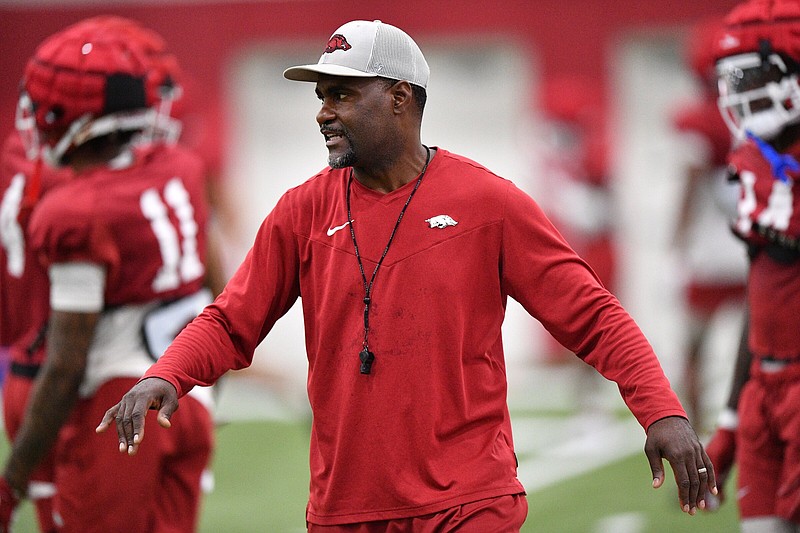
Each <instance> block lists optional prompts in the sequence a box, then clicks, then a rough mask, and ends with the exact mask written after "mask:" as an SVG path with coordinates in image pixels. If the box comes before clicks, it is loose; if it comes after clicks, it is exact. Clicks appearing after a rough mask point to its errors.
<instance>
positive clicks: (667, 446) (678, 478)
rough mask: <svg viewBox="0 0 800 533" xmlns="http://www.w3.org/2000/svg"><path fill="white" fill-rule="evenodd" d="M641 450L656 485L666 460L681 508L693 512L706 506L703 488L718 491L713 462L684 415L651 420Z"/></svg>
mask: <svg viewBox="0 0 800 533" xmlns="http://www.w3.org/2000/svg"><path fill="white" fill-rule="evenodd" d="M644 452H645V454H646V455H647V460H648V461H649V462H650V470H651V471H652V472H653V487H654V488H656V489H657V488H659V487H660V486H661V485H663V484H664V462H663V461H662V459H666V460H667V461H669V464H670V466H672V472H673V474H674V475H675V483H676V484H677V485H678V498H679V499H680V505H681V509H682V510H683V512H685V513H689V514H690V515H694V514H695V513H697V509H698V508H699V509H703V508H705V506H706V502H705V494H706V490H708V491H709V492H711V494H717V481H716V477H715V475H714V466H713V465H712V463H711V460H710V459H709V458H708V455H706V452H705V451H704V450H703V445H702V444H700V440H699V439H698V438H697V434H696V433H695V432H694V429H692V426H691V425H690V424H689V421H688V420H686V419H685V418H682V417H678V416H670V417H667V418H662V419H661V420H658V421H656V422H653V424H651V425H650V427H649V428H648V430H647V441H646V442H645V445H644Z"/></svg>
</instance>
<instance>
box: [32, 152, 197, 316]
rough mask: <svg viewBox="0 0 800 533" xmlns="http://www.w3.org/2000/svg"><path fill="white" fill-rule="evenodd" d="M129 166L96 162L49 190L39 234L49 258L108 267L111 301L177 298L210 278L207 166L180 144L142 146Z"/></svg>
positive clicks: (35, 221) (36, 239)
mask: <svg viewBox="0 0 800 533" xmlns="http://www.w3.org/2000/svg"><path fill="white" fill-rule="evenodd" d="M133 158H134V160H133V161H132V162H131V164H130V165H128V166H123V167H122V168H118V169H111V168H109V167H106V166H102V167H96V168H95V169H93V170H90V171H88V172H87V173H86V174H83V175H81V176H80V177H79V178H77V179H74V180H72V181H71V182H70V183H69V185H68V186H67V187H60V188H58V189H57V190H55V191H53V193H52V194H50V195H48V196H47V197H45V198H43V199H42V201H41V202H40V203H39V205H38V206H37V208H36V210H35V211H34V213H33V216H32V219H31V241H32V244H33V246H34V247H35V248H36V249H37V250H38V252H39V254H40V256H41V257H42V259H43V261H44V262H45V264H46V265H51V264H53V263H69V262H76V261H81V262H89V263H95V264H98V265H101V266H103V267H105V268H106V272H107V275H106V289H105V305H106V306H107V307H112V306H119V305H125V304H135V303H144V302H148V301H152V300H172V299H175V298H179V297H181V296H185V295H188V294H191V293H193V292H195V291H197V290H199V289H200V288H201V287H202V285H203V276H204V274H205V266H204V259H205V253H206V236H205V231H204V229H205V226H206V223H207V219H208V208H207V204H206V197H205V188H204V179H205V178H204V168H203V165H202V163H201V161H200V160H199V159H198V158H197V157H196V156H195V155H194V154H193V153H192V152H189V151H187V150H185V149H183V148H180V147H178V146H167V145H149V146H146V147H142V148H139V149H137V150H136V151H135V152H134V154H133Z"/></svg>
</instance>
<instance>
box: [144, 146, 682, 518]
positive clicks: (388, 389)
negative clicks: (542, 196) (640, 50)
mask: <svg viewBox="0 0 800 533" xmlns="http://www.w3.org/2000/svg"><path fill="white" fill-rule="evenodd" d="M349 173H350V169H340V170H331V169H326V170H324V171H322V172H321V173H319V174H318V175H316V176H314V177H313V178H311V179H310V180H308V181H307V182H305V183H304V184H302V185H300V186H298V187H296V188H294V189H291V190H290V191H288V192H287V193H286V194H285V195H284V196H283V197H282V198H281V199H280V201H279V202H278V204H277V205H276V206H275V208H274V209H273V211H272V212H271V213H270V214H269V215H268V216H267V218H266V219H265V221H264V223H263V224H262V226H261V228H260V230H259V232H258V235H257V236H256V240H255V243H254V246H253V248H252V250H251V251H250V252H249V254H248V255H247V257H246V259H245V260H244V262H243V264H242V265H241V267H240V268H239V270H238V271H237V272H236V273H235V275H234V276H233V278H232V279H231V281H230V282H229V284H228V286H227V288H226V289H225V291H224V292H223V293H222V294H221V295H220V296H219V298H217V300H216V302H215V303H214V304H213V305H211V306H210V307H209V308H207V310H206V311H205V312H204V313H203V314H202V315H201V316H200V317H198V318H197V319H196V320H195V321H194V322H193V323H192V324H190V325H189V326H188V327H187V328H186V329H185V330H184V332H183V333H182V334H181V335H180V336H179V337H178V338H177V339H176V341H175V342H174V343H173V345H172V346H171V348H170V349H168V350H167V352H166V354H165V355H164V356H163V357H162V358H161V359H160V360H159V362H158V363H157V364H156V365H154V366H153V367H152V368H151V369H150V370H149V371H148V373H147V374H146V376H158V377H161V378H163V379H166V380H168V381H169V382H171V383H172V384H173V385H175V387H176V388H177V389H178V392H179V393H180V394H185V393H186V392H187V390H189V389H190V388H191V387H192V386H194V385H198V384H210V383H212V382H214V381H215V380H216V379H217V378H219V377H220V376H221V375H222V374H223V373H225V372H226V371H227V370H229V369H236V368H242V367H245V366H247V365H249V364H250V362H251V360H252V357H253V351H254V349H255V348H256V346H257V345H258V344H259V343H260V342H261V341H262V340H263V339H264V337H265V336H266V335H267V334H268V333H269V331H270V329H271V328H272V326H273V324H274V323H275V321H276V320H278V318H280V317H281V316H282V315H283V314H284V313H285V312H286V311H287V310H288V309H289V308H290V307H291V306H292V304H293V303H294V302H295V300H296V299H297V298H298V297H301V300H302V305H303V313H304V317H305V342H306V349H307V354H308V361H309V375H308V393H309V399H310V404H311V408H312V410H313V426H312V432H311V449H310V452H311V453H310V462H311V465H310V466H311V491H310V500H309V505H308V510H307V519H308V521H310V522H312V523H317V524H336V523H349V522H361V521H369V520H380V519H391V518H400V517H407V516H417V515H422V514H426V513H430V512H435V511H438V510H441V509H444V508H448V507H452V506H455V505H459V504H462V503H466V502H469V501H474V500H478V499H482V498H488V497H493V496H497V495H502V494H512V493H519V492H522V491H523V487H522V485H521V484H520V482H519V481H518V480H517V477H516V461H515V457H514V445H513V440H512V435H511V424H510V420H509V414H508V409H507V405H506V390H507V385H506V366H505V360H504V357H503V343H502V339H501V324H502V322H503V317H504V315H505V308H506V301H507V297H509V296H510V297H512V298H514V299H515V300H517V301H519V302H520V303H521V304H522V305H523V306H524V307H525V308H526V309H527V310H528V312H530V313H531V315H533V316H534V317H536V318H537V319H538V320H540V321H541V322H542V323H543V324H544V325H545V326H546V327H547V329H548V330H550V332H551V333H552V334H553V335H554V336H555V337H556V338H557V339H558V340H559V341H561V342H562V343H563V344H564V345H565V346H566V347H568V348H569V349H571V350H572V351H574V352H575V353H576V354H578V355H579V356H580V357H582V358H583V359H584V360H585V361H586V362H588V363H590V364H592V365H593V366H595V367H596V368H597V369H598V370H599V371H600V372H602V373H603V375H605V376H606V377H607V378H609V379H612V380H614V381H616V382H617V383H618V384H619V387H620V390H621V393H622V396H623V398H624V399H625V401H626V402H627V404H628V405H629V406H630V408H631V410H632V411H633V413H634V414H635V415H636V417H637V419H638V420H639V422H640V423H641V424H642V425H643V426H644V427H647V426H648V425H649V424H651V423H652V422H654V421H656V420H658V419H660V418H663V417H666V416H672V415H678V416H685V413H684V411H683V409H682V408H681V406H680V404H679V402H678V400H677V398H676V396H675V394H674V393H673V392H672V391H671V389H670V387H669V384H668V382H667V380H666V378H665V376H664V374H663V372H662V370H661V367H660V365H659V363H658V361H657V358H656V356H655V354H654V353H653V350H652V348H651V347H650V345H649V344H648V342H647V340H646V339H645V337H644V336H643V335H642V333H641V332H640V330H639V328H638V327H637V326H636V324H635V323H634V321H633V320H632V319H631V318H630V316H629V315H628V314H627V313H626V312H625V311H624V310H623V309H622V307H621V306H620V304H619V302H618V301H617V299H616V298H615V297H614V296H612V295H611V294H610V293H609V292H608V291H607V290H606V289H605V288H603V286H602V285H601V284H600V282H598V280H597V278H596V276H595V275H594V273H593V272H592V271H591V270H590V268H589V267H588V266H587V265H586V264H585V263H584V262H583V261H582V260H581V259H580V258H579V257H577V256H576V255H575V253H574V252H573V251H572V250H571V249H570V248H569V246H568V245H567V244H566V243H565V241H564V240H563V239H562V238H561V236H560V235H559V234H558V232H557V231H556V230H555V228H554V227H553V226H552V225H551V224H550V223H549V221H548V220H547V219H546V218H545V216H544V214H543V213H542V211H541V210H540V209H539V207H538V206H537V205H536V203H535V202H534V201H533V200H532V199H531V198H530V197H529V196H527V195H526V194H524V193H523V192H522V191H520V190H519V189H517V188H516V187H515V186H514V185H513V184H512V183H511V182H509V181H507V180H505V179H502V178H500V177H498V176H496V175H494V174H493V173H491V172H490V171H488V170H486V169H485V168H484V167H482V166H480V165H478V164H476V163H474V162H472V161H469V160H467V159H465V158H463V157H460V156H457V155H454V154H452V153H449V152H447V151H445V150H442V149H439V150H438V151H437V152H436V155H435V157H434V158H433V159H432V161H431V163H430V166H429V168H428V171H427V173H426V175H425V177H424V179H423V181H422V183H421V185H420V187H419V189H418V190H417V192H416V195H415V196H414V197H413V200H412V201H411V203H410V204H409V206H408V209H407V211H406V213H405V216H404V217H403V219H402V222H401V223H400V226H399V229H398V231H397V234H396V235H395V238H394V241H393V243H392V245H391V248H390V250H389V252H388V254H387V255H386V258H385V260H384V262H383V264H382V266H381V267H380V269H379V271H378V274H377V277H376V280H375V284H374V286H373V290H372V306H371V311H370V316H369V320H370V335H369V345H370V349H371V350H372V351H373V352H374V353H375V362H374V364H373V367H372V372H371V374H368V375H364V374H360V373H359V367H360V361H359V359H358V354H359V352H360V351H361V349H362V340H363V325H364V322H363V319H364V303H363V298H364V286H363V283H362V279H361V274H360V272H359V268H358V263H357V261H356V258H355V255H354V247H353V242H352V239H351V235H350V227H349V226H348V225H347V224H346V223H347V222H348V216H347V209H346V205H345V193H346V188H347V183H348V176H349ZM414 185H415V182H414V181H412V182H410V183H408V184H406V185H405V186H403V187H401V188H399V189H397V190H396V191H393V192H391V193H389V194H381V193H379V192H376V191H373V190H370V189H367V188H365V187H363V186H362V185H360V184H359V183H358V182H357V181H353V183H352V185H351V196H352V197H351V202H352V228H353V230H354V231H355V234H356V238H357V241H358V245H359V250H360V252H361V257H362V260H363V263H364V270H365V273H366V276H367V279H369V278H370V276H371V274H372V271H373V269H374V268H375V265H376V263H377V261H378V260H379V258H380V256H381V254H382V253H383V250H384V248H385V247H386V243H387V241H388V240H389V235H390V234H391V231H392V228H393V227H394V225H395V223H396V221H397V218H398V215H399V213H400V210H401V208H402V206H403V204H404V203H405V202H406V199H407V198H408V196H409V193H410V192H411V189H412V188H413V187H414ZM440 215H447V216H449V217H450V218H451V219H452V221H453V222H456V224H455V225H444V227H432V226H436V225H435V224H434V223H433V222H434V221H431V219H432V218H434V217H438V216H440ZM440 220H441V218H440ZM337 228H339V229H337ZM531 393H532V394H535V393H536V391H535V389H534V388H533V387H532V389H531Z"/></svg>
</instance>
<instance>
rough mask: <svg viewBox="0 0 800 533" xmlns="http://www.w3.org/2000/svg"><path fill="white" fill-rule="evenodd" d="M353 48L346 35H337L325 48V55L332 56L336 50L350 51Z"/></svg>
mask: <svg viewBox="0 0 800 533" xmlns="http://www.w3.org/2000/svg"><path fill="white" fill-rule="evenodd" d="M351 48H352V46H350V43H348V42H347V39H345V38H344V35H342V34H341V33H337V34H335V35H334V36H333V37H331V40H330V41H328V46H326V47H325V51H324V52H323V53H324V54H330V53H332V52H333V51H334V50H350V49H351Z"/></svg>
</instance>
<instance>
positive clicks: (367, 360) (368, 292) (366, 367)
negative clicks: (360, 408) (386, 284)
mask: <svg viewBox="0 0 800 533" xmlns="http://www.w3.org/2000/svg"><path fill="white" fill-rule="evenodd" d="M425 151H426V156H425V166H423V167H422V172H420V173H419V178H417V183H416V184H414V188H413V189H412V190H411V194H409V195H408V199H407V200H406V203H405V204H404V205H403V209H401V210H400V216H398V217H397V222H395V223H394V229H392V234H391V235H390V236H389V242H387V243H386V248H384V249H383V255H381V258H380V259H379V260H378V264H377V265H375V270H373V271H372V278H370V280H369V283H367V275H366V274H365V273H364V264H363V263H362V262H361V254H360V253H359V251H358V242H357V241H356V231H355V229H354V228H353V222H352V221H353V216H352V213H351V212H350V184H351V183H352V181H353V169H352V168H351V169H350V176H349V177H348V179H347V194H346V195H345V201H346V202H347V220H349V221H350V237H351V238H352V239H353V248H354V249H355V252H356V261H358V269H359V271H360V272H361V281H362V282H363V283H364V342H363V349H362V350H361V352H360V353H359V354H358V358H359V359H360V360H361V373H362V374H369V373H370V372H371V371H372V362H373V361H374V360H375V354H374V353H372V352H371V351H370V350H369V342H368V340H369V309H370V305H371V304H372V285H373V283H375V276H377V275H378V269H379V268H380V267H381V264H382V263H383V260H384V259H385V258H386V254H387V253H389V247H390V246H391V245H392V241H393V240H394V235H395V233H397V228H398V227H400V221H401V220H403V215H404V214H405V213H406V208H407V207H408V204H410V203H411V199H412V198H413V197H414V193H415V192H417V189H419V184H420V183H422V178H424V177H425V171H426V170H428V163H430V162H431V149H430V148H428V147H427V146H425Z"/></svg>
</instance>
